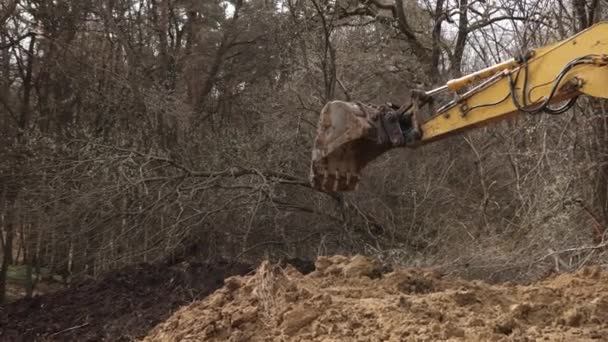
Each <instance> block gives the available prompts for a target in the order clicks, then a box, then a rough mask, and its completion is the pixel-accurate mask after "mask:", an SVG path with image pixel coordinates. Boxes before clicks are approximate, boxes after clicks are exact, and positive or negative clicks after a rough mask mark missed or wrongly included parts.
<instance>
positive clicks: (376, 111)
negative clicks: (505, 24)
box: [310, 22, 608, 193]
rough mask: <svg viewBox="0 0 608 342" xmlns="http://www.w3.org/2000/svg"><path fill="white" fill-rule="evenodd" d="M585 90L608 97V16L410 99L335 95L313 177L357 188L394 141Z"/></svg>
mask: <svg viewBox="0 0 608 342" xmlns="http://www.w3.org/2000/svg"><path fill="white" fill-rule="evenodd" d="M581 95H586V96H591V97H598V98H608V22H602V23H598V24H595V25H593V26H591V27H589V28H588V29H586V30H584V31H581V32H579V33H578V34H576V35H574V36H572V37H570V38H568V39H565V40H563V41H560V42H558V43H555V44H552V45H548V46H544V47H541V48H536V49H532V50H529V51H526V52H524V53H522V54H520V55H517V56H515V57H513V58H511V59H509V60H507V61H505V62H502V63H499V64H496V65H493V66H490V67H488V68H485V69H483V70H480V71H477V72H474V73H472V74H469V75H466V76H463V77H461V78H458V79H453V80H450V81H448V82H447V83H446V84H445V85H443V86H441V87H439V88H436V89H433V90H430V91H424V90H419V89H414V90H412V91H411V96H410V98H411V102H410V103H408V104H404V105H401V106H398V105H394V104H390V103H387V104H383V105H371V104H365V103H360V102H354V101H340V100H335V101H331V102H328V103H327V104H326V105H325V106H324V107H323V109H322V110H321V113H320V116H319V123H318V126H317V136H316V138H315V140H314V146H313V151H312V162H311V170H310V183H311V186H312V187H313V188H314V189H317V190H319V191H323V192H329V193H335V192H347V191H355V190H356V189H357V187H358V185H359V183H360V179H361V172H362V171H363V169H364V168H365V166H366V165H368V164H369V163H371V162H372V161H373V160H374V159H376V158H378V156H380V155H382V154H383V153H385V152H387V151H389V150H391V149H394V148H402V147H408V148H417V147H420V146H423V145H425V144H428V143H431V142H434V141H438V140H441V139H443V138H445V137H448V136H450V135H453V134H456V133H459V132H463V131H466V130H471V129H474V128H477V127H481V126H483V125H487V124H490V123H495V122H498V121H500V120H504V119H507V118H511V117H513V116H517V115H520V114H522V113H547V114H553V115H555V114H561V113H564V112H566V111H567V110H568V109H570V108H571V107H572V106H573V105H574V104H575V102H576V100H577V99H578V98H579V96H581ZM442 99H443V102H440V103H437V102H439V101H441V100H442Z"/></svg>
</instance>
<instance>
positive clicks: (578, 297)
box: [145, 256, 608, 342]
mask: <svg viewBox="0 0 608 342" xmlns="http://www.w3.org/2000/svg"><path fill="white" fill-rule="evenodd" d="M439 340H451V341H535V340H546V341H592V340H596V341H597V340H603V341H606V340H608V273H606V272H604V271H602V270H601V269H600V267H588V268H585V269H583V270H581V271H579V272H577V273H574V274H561V275H555V276H552V277H551V278H547V279H544V280H542V281H539V282H537V283H534V284H531V285H515V284H495V285H491V284H488V283H484V282H481V281H472V282H469V281H465V280H460V279H453V278H445V277H443V276H442V275H441V274H439V273H437V272H433V271H429V270H420V269H394V270H390V271H385V270H383V269H382V268H381V267H380V265H377V264H374V262H372V261H370V260H368V259H366V258H364V257H361V256H355V257H352V258H348V257H343V256H332V257H321V258H319V259H318V260H317V261H316V270H315V271H314V272H312V273H310V274H308V275H302V274H301V273H300V272H298V271H297V270H295V269H293V268H291V267H290V266H286V267H280V266H275V265H272V264H269V263H263V264H261V265H260V266H259V268H258V269H257V271H256V272H255V273H254V274H252V275H249V276H234V277H231V278H228V279H226V280H225V286H224V287H223V288H221V289H220V290H218V291H216V292H215V293H214V294H212V295H210V296H208V297H207V298H205V299H204V300H200V301H197V302H194V303H192V304H190V305H188V306H186V307H183V308H181V309H180V310H178V311H177V312H176V313H175V314H173V315H172V316H171V317H170V318H169V319H167V320H166V321H165V322H164V323H162V324H160V325H158V326H157V327H156V328H154V330H152V331H151V333H150V334H149V335H148V336H147V337H146V338H145V341H149V342H151V341H163V342H164V341H232V342H237V341H324V342H332V341H439Z"/></svg>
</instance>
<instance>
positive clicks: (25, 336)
mask: <svg viewBox="0 0 608 342" xmlns="http://www.w3.org/2000/svg"><path fill="white" fill-rule="evenodd" d="M251 270H252V267H251V266H250V265H244V264H234V263H229V262H226V261H221V262H217V263H214V264H204V263H193V262H190V263H181V264H179V265H175V266H167V265H165V264H160V265H150V264H139V265H134V266H131V267H127V268H125V269H122V270H120V271H116V272H111V273H108V274H107V275H106V276H105V277H103V279H101V280H99V281H92V280H89V281H84V282H81V283H79V284H76V285H74V286H72V287H71V288H69V289H66V290H62V291H59V292H55V293H50V294H46V295H43V296H39V297H34V298H32V299H22V300H18V301H16V302H13V303H10V304H8V305H6V306H4V307H0V341H28V342H29V341H129V340H132V339H136V338H141V337H144V336H146V334H147V333H148V331H149V330H150V329H151V328H153V327H154V326H155V325H157V324H158V323H159V322H162V321H164V320H165V319H167V318H168V317H169V316H170V315H171V314H172V313H173V312H174V311H175V310H176V309H178V308H179V307H180V306H182V305H184V304H188V303H191V302H193V301H196V300H201V299H202V298H204V297H206V296H207V295H209V294H210V293H211V292H213V291H215V290H216V289H218V288H220V287H221V286H222V285H223V280H224V279H225V278H227V277H229V276H232V275H243V274H246V273H248V272H250V271H251Z"/></svg>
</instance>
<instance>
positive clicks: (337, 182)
mask: <svg viewBox="0 0 608 342" xmlns="http://www.w3.org/2000/svg"><path fill="white" fill-rule="evenodd" d="M339 189H340V171H338V170H336V173H335V175H334V186H333V191H334V192H335V191H338V190H339Z"/></svg>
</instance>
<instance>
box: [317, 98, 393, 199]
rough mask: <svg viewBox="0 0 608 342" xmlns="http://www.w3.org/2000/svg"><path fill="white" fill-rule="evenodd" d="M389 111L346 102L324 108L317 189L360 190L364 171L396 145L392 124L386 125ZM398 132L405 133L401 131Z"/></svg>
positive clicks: (319, 142)
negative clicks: (358, 188)
mask: <svg viewBox="0 0 608 342" xmlns="http://www.w3.org/2000/svg"><path fill="white" fill-rule="evenodd" d="M385 113H386V112H385V111H383V110H382V108H374V107H371V106H367V105H363V104H359V103H353V102H345V101H332V102H329V103H327V104H326V105H325V107H323V109H322V110H321V116H320V118H319V124H318V127H317V137H316V139H315V142H314V147H313V151H312V165H311V174H310V181H311V185H312V186H313V188H315V189H317V190H321V191H325V192H339V191H353V190H355V189H356V187H357V185H358V184H359V179H360V174H361V170H362V169H363V168H364V167H365V166H366V165H367V164H368V163H369V162H371V161H372V160H373V159H375V158H376V157H378V156H379V155H380V154H382V153H384V152H385V151H387V150H389V149H390V148H391V147H392V146H393V144H392V143H391V138H390V134H388V132H387V130H386V127H388V126H387V125H385V124H383V123H384V122H385V121H386V120H383V118H385V117H386V115H384V114H385ZM394 121H396V119H395V120H394ZM396 126H397V128H398V127H399V125H398V123H397V124H396ZM397 134H398V136H399V137H402V136H403V135H402V134H401V132H400V131H399V132H398V133H397Z"/></svg>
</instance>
